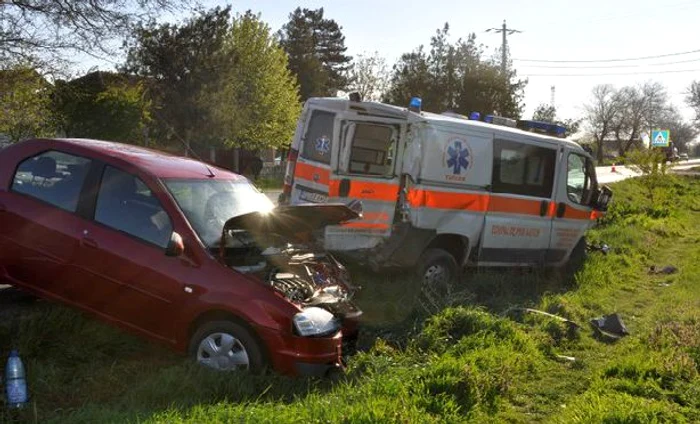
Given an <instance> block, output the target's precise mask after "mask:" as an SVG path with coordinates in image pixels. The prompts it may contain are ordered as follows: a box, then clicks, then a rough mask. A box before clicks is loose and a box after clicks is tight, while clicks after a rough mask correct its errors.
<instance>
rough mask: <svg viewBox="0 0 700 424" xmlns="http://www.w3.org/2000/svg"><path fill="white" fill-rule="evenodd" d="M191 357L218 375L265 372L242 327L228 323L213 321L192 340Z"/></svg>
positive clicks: (256, 348)
mask: <svg viewBox="0 0 700 424" xmlns="http://www.w3.org/2000/svg"><path fill="white" fill-rule="evenodd" d="M189 354H190V356H191V357H192V358H193V359H194V360H195V361H197V363H199V364H202V365H204V366H206V367H209V368H212V369H215V370H217V371H250V372H259V371H260V370H262V369H263V368H264V365H265V364H264V359H263V356H262V351H261V348H260V346H259V345H258V343H257V341H256V340H255V338H254V337H253V336H252V335H251V334H250V332H249V331H248V330H247V329H246V328H244V327H243V326H241V325H239V324H237V323H234V322H231V321H212V322H209V323H206V324H204V325H203V326H201V327H200V328H199V329H198V330H197V332H196V333H195V334H194V336H192V340H191V342H190V348H189Z"/></svg>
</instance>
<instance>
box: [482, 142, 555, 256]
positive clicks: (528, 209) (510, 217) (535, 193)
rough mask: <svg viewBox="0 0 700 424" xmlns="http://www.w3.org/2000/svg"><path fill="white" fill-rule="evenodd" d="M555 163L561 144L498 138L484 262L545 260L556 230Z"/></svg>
mask: <svg viewBox="0 0 700 424" xmlns="http://www.w3.org/2000/svg"><path fill="white" fill-rule="evenodd" d="M556 165H557V146H556V144H554V143H551V144H550V143H546V142H541V141H534V140H532V139H527V138H522V139H517V141H516V139H506V138H504V137H503V136H501V137H499V134H496V136H495V138H494V143H493V174H492V186H491V195H490V198H489V202H488V207H487V211H486V216H485V224H484V231H483V235H482V242H481V246H480V250H479V263H480V264H483V265H495V266H514V265H530V264H542V263H544V262H545V258H546V255H547V250H548V248H549V241H550V234H551V228H552V218H551V213H552V195H553V191H554V176H555V175H556V174H555V170H556Z"/></svg>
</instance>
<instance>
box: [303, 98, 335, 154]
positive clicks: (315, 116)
mask: <svg viewBox="0 0 700 424" xmlns="http://www.w3.org/2000/svg"><path fill="white" fill-rule="evenodd" d="M334 121H335V113H333V112H326V111H323V110H314V111H313V112H312V113H311V119H309V125H308V126H307V127H306V133H305V134H304V146H303V149H302V151H301V157H303V158H304V159H309V160H312V161H315V162H321V163H325V164H327V165H330V163H331V143H332V142H333V123H334Z"/></svg>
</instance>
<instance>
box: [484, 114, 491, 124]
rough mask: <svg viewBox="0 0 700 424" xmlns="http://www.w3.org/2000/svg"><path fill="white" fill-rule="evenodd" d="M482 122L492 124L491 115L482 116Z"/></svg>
mask: <svg viewBox="0 0 700 424" xmlns="http://www.w3.org/2000/svg"><path fill="white" fill-rule="evenodd" d="M484 122H486V123H489V124H492V123H493V115H486V116H484Z"/></svg>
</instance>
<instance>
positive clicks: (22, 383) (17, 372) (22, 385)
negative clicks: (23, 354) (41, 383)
mask: <svg viewBox="0 0 700 424" xmlns="http://www.w3.org/2000/svg"><path fill="white" fill-rule="evenodd" d="M5 394H6V396H7V406H8V407H9V408H14V409H16V408H21V407H23V406H24V405H25V404H26V403H27V400H28V393H27V380H26V375H25V373H24V364H23V363H22V359H21V358H20V357H19V353H17V351H16V350H13V351H11V352H10V356H9V357H8V358H7V364H6V365H5Z"/></svg>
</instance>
